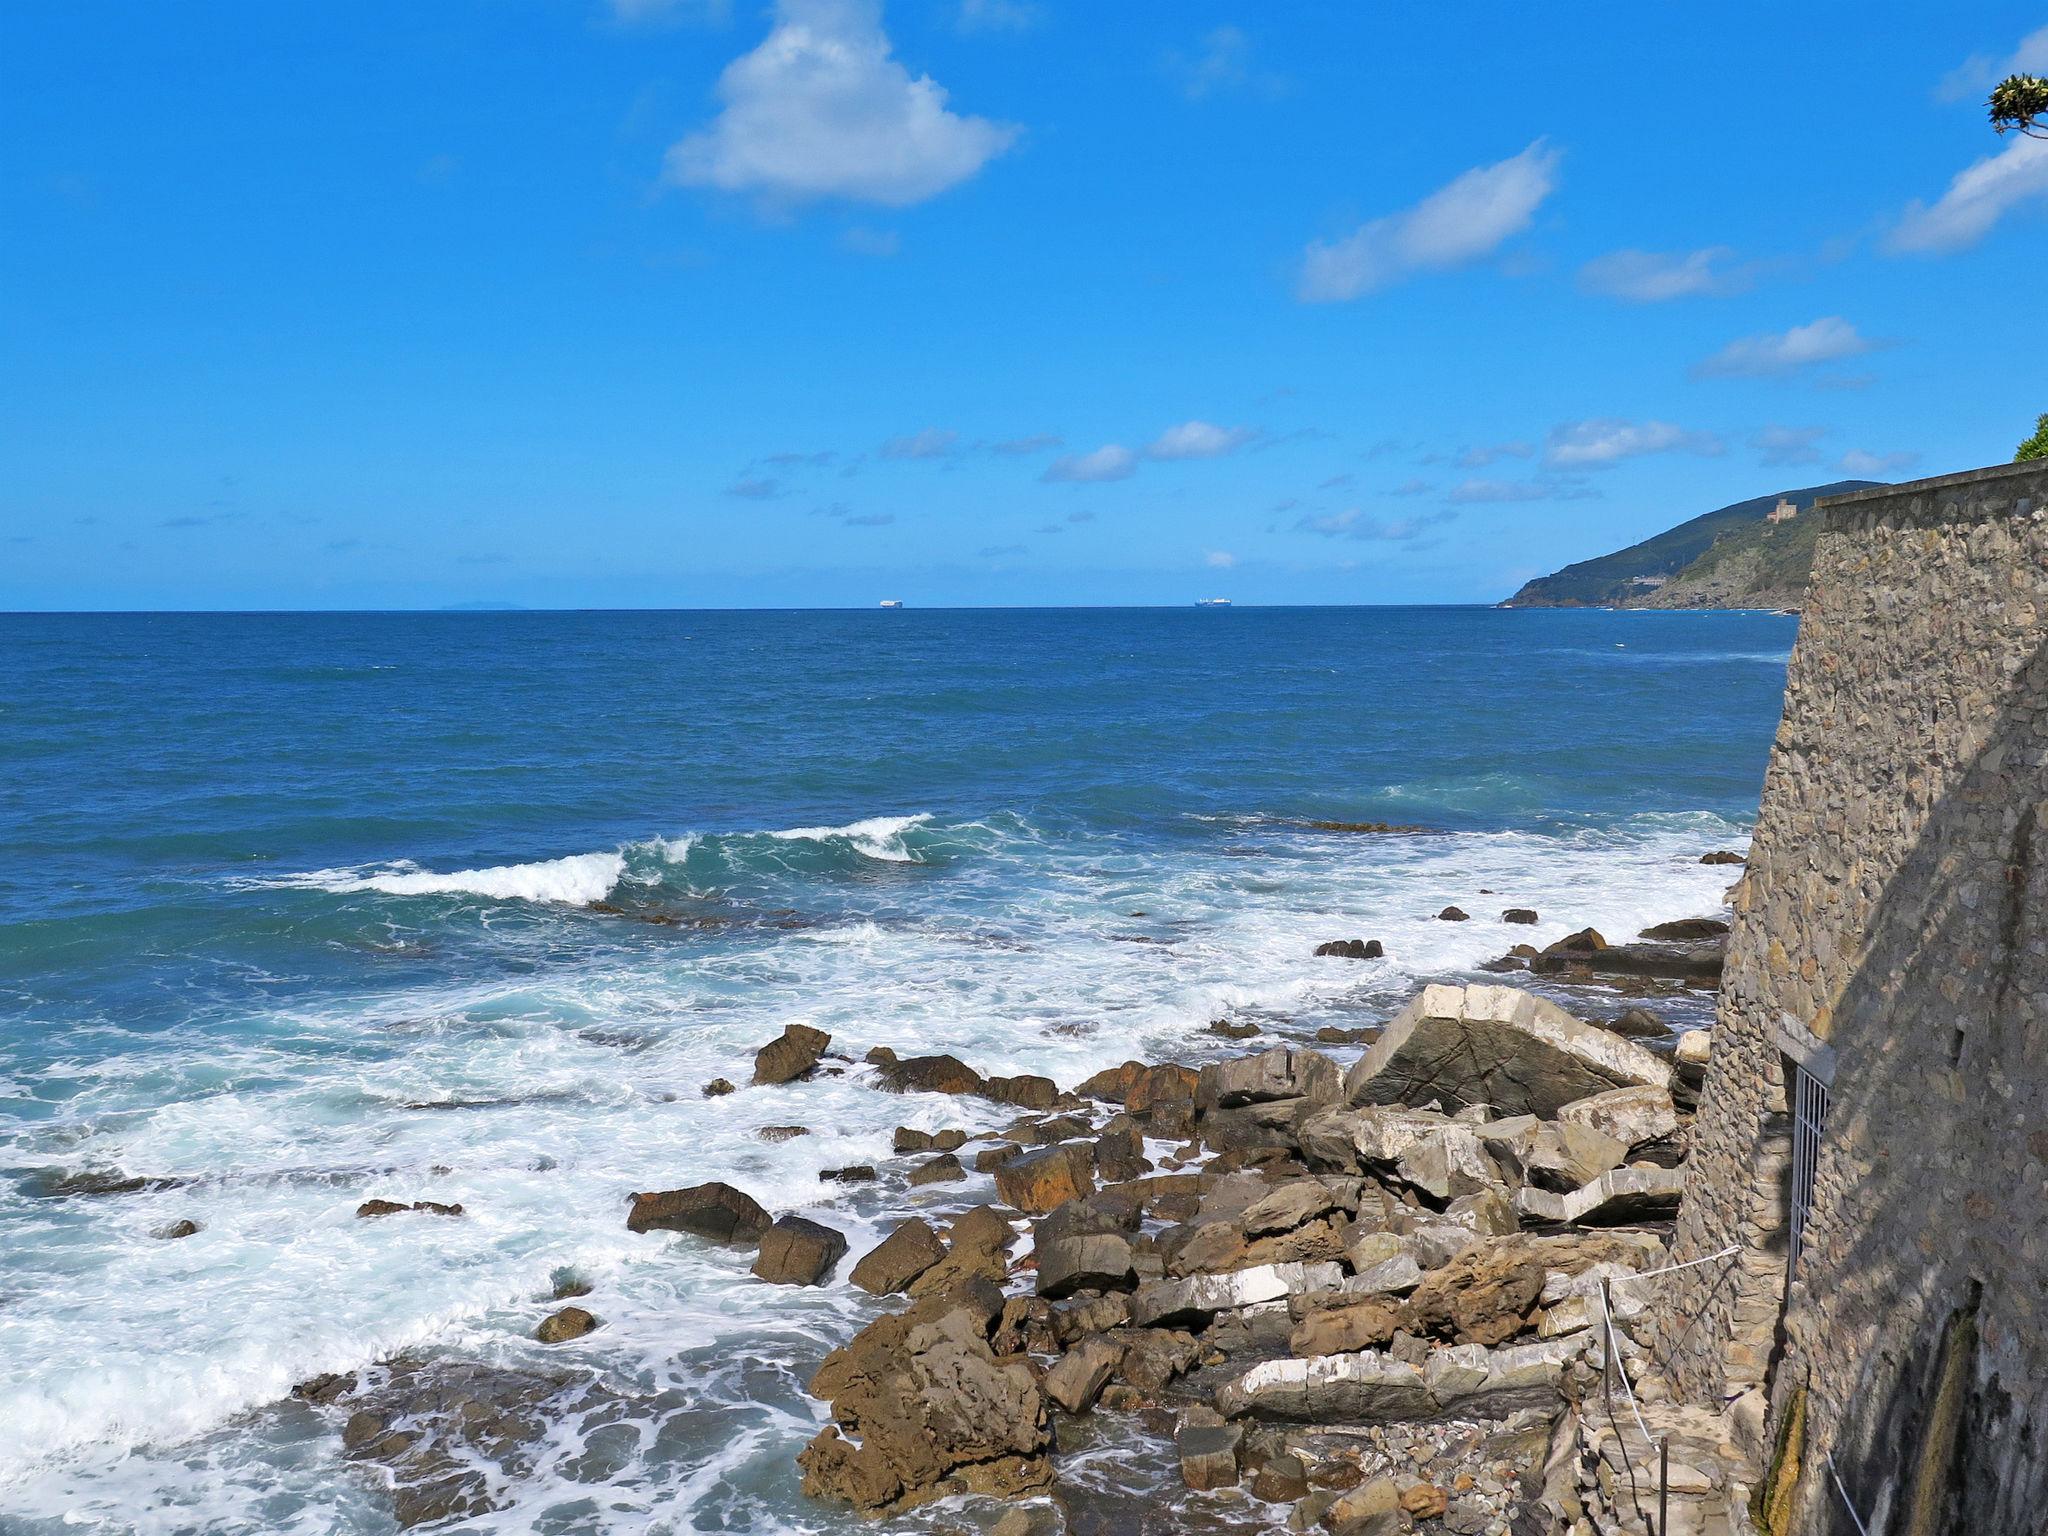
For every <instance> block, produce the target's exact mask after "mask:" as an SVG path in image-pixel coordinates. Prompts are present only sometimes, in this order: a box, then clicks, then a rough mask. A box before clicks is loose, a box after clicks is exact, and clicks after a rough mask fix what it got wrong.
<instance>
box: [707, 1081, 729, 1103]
mask: <svg viewBox="0 0 2048 1536" xmlns="http://www.w3.org/2000/svg"><path fill="white" fill-rule="evenodd" d="M732 1091H733V1086H732V1084H731V1083H728V1082H727V1081H726V1080H725V1079H724V1078H722V1077H714V1078H713V1079H711V1081H710V1082H708V1083H706V1084H705V1085H704V1097H705V1098H707V1099H722V1098H724V1097H725V1096H726V1095H727V1094H728V1093H731V1092H732Z"/></svg>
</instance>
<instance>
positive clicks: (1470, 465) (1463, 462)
mask: <svg viewBox="0 0 2048 1536" xmlns="http://www.w3.org/2000/svg"><path fill="white" fill-rule="evenodd" d="M1535 457H1536V445H1535V444H1534V443H1486V444H1481V445H1479V446H1478V447H1473V448H1467V449H1466V450H1465V451H1464V452H1462V453H1460V454H1459V455H1458V467H1459V468H1460V469H1484V468H1486V466H1487V465H1489V464H1493V463H1496V462H1498V461H1499V460H1501V459H1533V458H1535Z"/></svg>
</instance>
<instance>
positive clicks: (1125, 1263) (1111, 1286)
mask: <svg viewBox="0 0 2048 1536" xmlns="http://www.w3.org/2000/svg"><path fill="white" fill-rule="evenodd" d="M1136 1280H1137V1275H1136V1273H1135V1272H1134V1271H1133V1269H1132V1266H1131V1245H1130V1242H1129V1241H1128V1240H1127V1239H1126V1238H1124V1237H1122V1236H1121V1235H1119V1234H1117V1233H1114V1232H1089V1233H1081V1234H1078V1235H1076V1236H1072V1237H1064V1238H1059V1239H1056V1240H1054V1241H1052V1242H1043V1241H1041V1242H1040V1243H1039V1245H1038V1294H1039V1295H1041V1296H1044V1297H1046V1298H1048V1299H1049V1300H1058V1299H1059V1298H1061V1297H1063V1296H1071V1295H1073V1293H1074V1292H1076V1291H1079V1290H1091V1291H1115V1290H1123V1289H1125V1288H1127V1287H1128V1286H1130V1285H1133V1284H1135V1283H1136Z"/></svg>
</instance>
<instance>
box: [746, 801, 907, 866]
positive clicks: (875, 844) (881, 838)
mask: <svg viewBox="0 0 2048 1536" xmlns="http://www.w3.org/2000/svg"><path fill="white" fill-rule="evenodd" d="M931 819H932V818H931V816H930V814H929V813H928V812H920V813H918V814H917V815H915V816H870V817H868V818H867V819H866V820H864V821H850V822H848V823H847V824H846V825H845V826H843V827H790V828H788V829H787V830H785V831H781V832H770V833H769V834H768V835H769V836H770V837H772V838H775V839H777V840H778V841H781V842H785V843H823V842H829V841H831V840H833V839H843V840H844V841H846V842H849V843H851V844H853V846H854V849H855V851H857V852H859V853H863V854H865V855H867V857H869V858H871V859H884V860H887V861H888V862H889V863H892V864H909V863H913V862H915V859H916V855H914V854H913V853H911V851H910V850H909V848H907V847H905V846H904V843H903V834H904V833H905V832H908V831H909V830H910V829H911V828H912V827H921V826H923V825H924V824H925V823H926V822H928V821H930V820H931Z"/></svg>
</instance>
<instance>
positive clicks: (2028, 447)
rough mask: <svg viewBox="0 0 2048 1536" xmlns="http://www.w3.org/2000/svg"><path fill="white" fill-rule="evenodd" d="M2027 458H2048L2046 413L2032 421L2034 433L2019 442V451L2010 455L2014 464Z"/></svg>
mask: <svg viewBox="0 0 2048 1536" xmlns="http://www.w3.org/2000/svg"><path fill="white" fill-rule="evenodd" d="M2029 459H2048V413H2043V415H2042V417H2041V419H2040V420H2039V421H2037V422H2035V423H2034V435H2033V436H2032V437H2030V438H2028V439H2027V440H2026V441H2025V442H2023V443H2021V444H2020V451H2019V452H2018V453H2016V454H2014V455H2013V456H2012V461H2013V463H2015V464H2024V463H2026V462H2027V460H2029Z"/></svg>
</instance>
